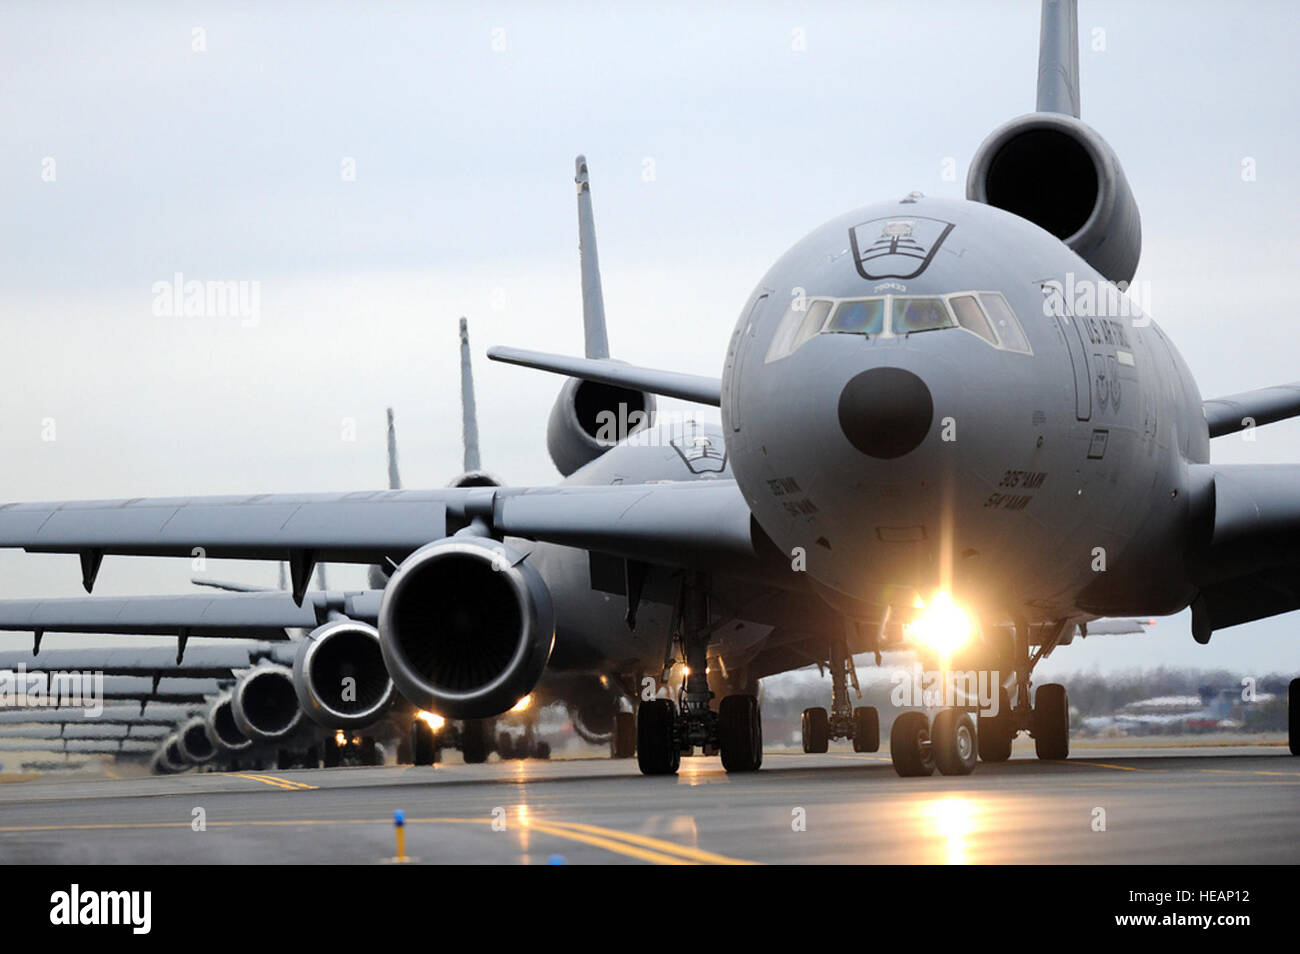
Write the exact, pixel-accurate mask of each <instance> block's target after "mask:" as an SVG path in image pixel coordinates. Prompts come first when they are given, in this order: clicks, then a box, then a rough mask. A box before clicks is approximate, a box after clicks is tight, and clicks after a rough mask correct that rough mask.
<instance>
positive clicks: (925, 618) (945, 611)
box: [907, 593, 975, 659]
mask: <svg viewBox="0 0 1300 954" xmlns="http://www.w3.org/2000/svg"><path fill="white" fill-rule="evenodd" d="M974 629H975V627H974V624H973V623H972V622H971V618H970V616H969V615H967V613H966V611H965V610H963V609H962V608H961V607H960V606H958V605H957V604H956V603H954V602H953V601H952V596H950V595H949V594H947V593H938V594H936V595H935V597H934V599H933V600H931V601H930V605H929V606H927V607H925V608H924V609H922V610H921V615H920V616H918V617H917V618H916V619H915V620H913V621H912V624H911V625H910V626H909V627H908V630H907V631H908V635H909V636H911V637H912V639H914V640H916V641H917V642H919V643H921V644H922V645H924V646H925V647H926V648H928V649H930V650H933V651H934V652H936V653H938V654H939V655H940V656H943V657H944V658H945V659H946V658H947V657H949V656H951V655H952V654H953V653H955V652H956V651H957V650H958V649H961V647H962V646H964V645H966V643H967V642H969V641H970V638H971V635H972V634H973V633H974Z"/></svg>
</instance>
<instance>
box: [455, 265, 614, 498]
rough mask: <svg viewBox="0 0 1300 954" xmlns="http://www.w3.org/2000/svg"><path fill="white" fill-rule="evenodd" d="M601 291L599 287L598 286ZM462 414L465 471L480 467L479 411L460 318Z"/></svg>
mask: <svg viewBox="0 0 1300 954" xmlns="http://www.w3.org/2000/svg"><path fill="white" fill-rule="evenodd" d="M597 291H598V292H599V288H597ZM460 414H461V438H462V441H463V443H464V447H465V471H466V473H469V472H471V471H476V470H478V469H479V467H480V464H479V454H478V411H477V410H476V409H475V407H474V372H473V370H472V369H471V368H470V363H469V322H468V321H466V320H465V319H464V318H462V319H461V320H460Z"/></svg>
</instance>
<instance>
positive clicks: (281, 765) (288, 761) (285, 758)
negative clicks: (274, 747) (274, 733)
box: [275, 749, 293, 772]
mask: <svg viewBox="0 0 1300 954" xmlns="http://www.w3.org/2000/svg"><path fill="white" fill-rule="evenodd" d="M292 765H293V755H292V754H290V752H289V750H288V749H280V750H279V751H277V752H276V753H275V768H276V770H277V771H280V772H283V771H284V770H285V769H287V768H289V767H290V766H292Z"/></svg>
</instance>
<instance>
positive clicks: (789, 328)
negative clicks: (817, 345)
mask: <svg viewBox="0 0 1300 954" xmlns="http://www.w3.org/2000/svg"><path fill="white" fill-rule="evenodd" d="M831 305H832V302H829V301H826V300H825V299H817V300H815V301H807V300H802V299H801V300H798V301H796V302H794V303H793V304H791V305H790V307H789V308H788V309H787V310H786V313H785V314H784V315H783V316H782V317H781V323H780V324H779V325H777V328H776V335H775V336H773V338H772V346H771V347H770V348H768V350H767V357H766V358H765V359H764V363H765V364H767V363H771V362H773V361H779V360H780V359H781V358H784V357H787V356H788V355H792V354H794V353H795V351H797V350H798V348H799V346H800V345H801V344H803V343H804V342H805V341H807V340H808V339H809V338H811V337H812V336H813V335H815V334H817V332H819V331H821V328H822V325H824V324H825V323H826V316H827V315H829V314H830V311H831Z"/></svg>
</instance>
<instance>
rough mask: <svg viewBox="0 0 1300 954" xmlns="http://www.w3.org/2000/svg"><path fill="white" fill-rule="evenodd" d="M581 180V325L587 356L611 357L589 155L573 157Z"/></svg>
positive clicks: (579, 223) (576, 178) (577, 178)
mask: <svg viewBox="0 0 1300 954" xmlns="http://www.w3.org/2000/svg"><path fill="white" fill-rule="evenodd" d="M574 167H575V172H574V176H573V181H574V182H576V183H577V184H578V256H579V258H580V259H581V262H582V329H583V332H584V335H585V337H586V349H587V357H588V358H608V357H609V336H608V335H607V334H606V332H605V296H604V293H603V292H602V291H601V289H600V258H599V257H598V256H597V255H596V221H595V219H594V218H593V216H592V213H591V182H590V181H589V176H588V174H587V157H586V156H579V157H578V158H577V159H576V160H574Z"/></svg>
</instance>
